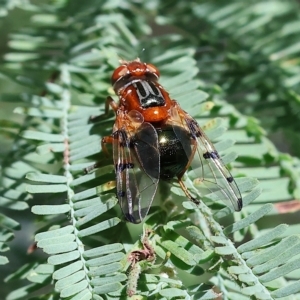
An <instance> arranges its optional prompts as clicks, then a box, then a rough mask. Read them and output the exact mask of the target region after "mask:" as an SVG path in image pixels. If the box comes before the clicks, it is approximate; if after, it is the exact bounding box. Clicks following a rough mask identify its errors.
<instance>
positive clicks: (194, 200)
mask: <svg viewBox="0 0 300 300" xmlns="http://www.w3.org/2000/svg"><path fill="white" fill-rule="evenodd" d="M177 178H178V183H179V185H180V187H181V189H182V190H183V192H184V193H185V195H186V196H187V197H188V198H189V199H190V200H191V201H192V202H193V203H195V204H199V203H200V201H199V200H198V199H196V198H195V197H193V196H192V195H191V193H190V192H189V191H188V189H187V187H186V186H185V185H184V183H183V181H182V180H181V178H182V176H181V177H179V176H178V177H177Z"/></svg>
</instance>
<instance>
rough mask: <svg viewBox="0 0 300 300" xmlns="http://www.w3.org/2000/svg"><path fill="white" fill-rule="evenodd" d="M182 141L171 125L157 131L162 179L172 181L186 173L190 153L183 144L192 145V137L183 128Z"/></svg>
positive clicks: (181, 131) (179, 128)
mask: <svg viewBox="0 0 300 300" xmlns="http://www.w3.org/2000/svg"><path fill="white" fill-rule="evenodd" d="M178 130H179V131H180V140H179V138H178V136H177V135H176V134H175V132H174V128H173V126H171V125H166V126H164V127H162V128H159V129H156V131H157V135H158V147H159V152H160V178H161V179H163V180H170V179H172V178H173V177H176V176H177V175H179V174H181V173H182V172H184V171H185V169H186V166H187V164H188V161H189V157H190V155H191V152H190V153H186V152H185V150H184V148H183V144H182V143H189V144H190V136H189V134H188V132H187V131H186V130H184V129H183V128H181V127H178V128H177V131H178Z"/></svg>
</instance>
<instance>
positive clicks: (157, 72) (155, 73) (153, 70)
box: [147, 64, 160, 78]
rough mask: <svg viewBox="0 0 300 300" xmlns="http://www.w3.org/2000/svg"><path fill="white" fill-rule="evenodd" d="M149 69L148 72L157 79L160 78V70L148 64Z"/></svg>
mask: <svg viewBox="0 0 300 300" xmlns="http://www.w3.org/2000/svg"><path fill="white" fill-rule="evenodd" d="M147 68H148V71H149V72H150V73H152V74H154V75H156V77H157V78H159V77H160V73H159V71H158V69H157V68H156V67H155V66H154V65H152V64H147Z"/></svg>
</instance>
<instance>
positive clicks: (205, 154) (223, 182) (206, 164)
mask: <svg viewBox="0 0 300 300" xmlns="http://www.w3.org/2000/svg"><path fill="white" fill-rule="evenodd" d="M171 116H172V118H171V119H172V120H174V122H175V124H177V125H180V126H183V127H185V128H186V130H187V131H188V132H189V133H190V135H191V140H192V143H190V145H188V144H187V143H185V144H184V145H183V147H184V149H185V152H186V153H191V151H192V153H194V154H193V156H192V159H191V161H190V166H191V168H192V170H193V171H194V173H195V175H196V176H197V177H198V181H200V182H201V183H202V184H203V185H204V186H205V187H206V188H208V189H209V190H210V192H211V193H214V194H216V195H217V196H218V198H220V200H223V201H224V202H225V203H226V202H227V201H228V200H230V202H231V204H232V206H233V208H234V209H235V210H236V211H240V210H241V209H242V207H243V202H242V196H241V193H240V191H239V189H238V186H237V184H236V182H235V181H234V179H233V177H232V175H231V173H230V172H229V170H228V168H227V167H226V166H225V165H224V163H223V162H222V159H221V158H220V156H219V154H218V152H217V151H216V149H215V148H214V146H213V145H212V143H211V142H210V140H209V139H208V137H207V136H206V134H205V133H204V131H203V130H202V129H201V127H200V126H199V125H198V123H197V122H196V121H195V120H194V119H193V118H192V117H191V116H190V115H188V114H187V113H186V112H185V111H183V110H182V109H181V108H180V107H179V105H178V104H177V103H176V101H174V107H172V109H171ZM174 131H175V134H176V135H177V137H178V139H179V140H180V139H181V137H180V135H182V131H179V130H178V126H174ZM191 145H192V146H191ZM191 147H192V149H191Z"/></svg>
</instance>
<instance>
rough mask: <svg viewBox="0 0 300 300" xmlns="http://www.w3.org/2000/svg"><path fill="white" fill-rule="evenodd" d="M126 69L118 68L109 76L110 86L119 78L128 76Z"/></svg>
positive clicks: (123, 67)
mask: <svg viewBox="0 0 300 300" xmlns="http://www.w3.org/2000/svg"><path fill="white" fill-rule="evenodd" d="M128 72H129V71H128V68H127V66H120V67H118V68H117V69H116V70H115V71H114V72H113V74H112V76H111V83H112V85H114V84H115V82H116V81H118V80H119V79H120V78H122V77H123V76H125V75H126V74H128Z"/></svg>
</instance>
